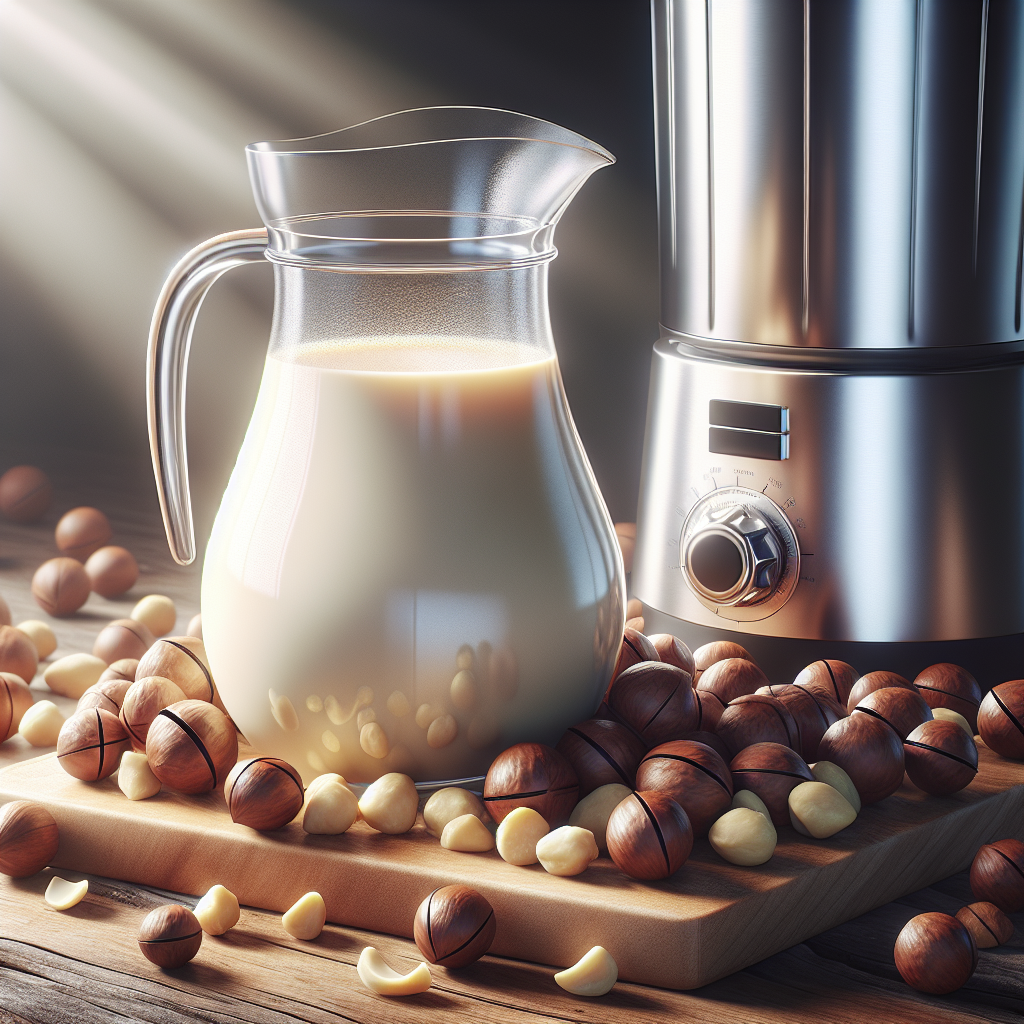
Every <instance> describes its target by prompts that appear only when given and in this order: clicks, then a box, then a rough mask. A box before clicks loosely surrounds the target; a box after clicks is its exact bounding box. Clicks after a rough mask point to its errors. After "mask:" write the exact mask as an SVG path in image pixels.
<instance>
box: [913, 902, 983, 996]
mask: <svg viewBox="0 0 1024 1024" xmlns="http://www.w3.org/2000/svg"><path fill="white" fill-rule="evenodd" d="M893 954H894V958H895V960H896V969H897V970H898V971H899V972H900V975H901V977H902V978H903V980H904V981H905V982H906V983H907V984H908V985H910V987H911V988H916V989H917V990H918V991H919V992H929V993H931V994H932V995H946V994H948V993H950V992H955V991H956V990H957V989H958V988H960V987H961V986H963V985H964V984H965V983H966V982H967V980H968V979H969V978H970V977H971V975H972V974H973V973H974V969H975V967H977V966H978V948H977V946H975V944H974V939H973V938H972V937H971V934H970V932H968V931H967V929H966V928H965V927H964V926H963V925H962V924H961V923H960V922H959V921H958V920H957V919H956V918H955V917H951V916H950V915H949V914H937V913H931V914H919V915H918V916H917V917H915V918H912V919H911V920H910V921H908V922H907V924H906V925H905V927H904V928H903V931H901V932H900V934H899V936H898V937H897V939H896V947H895V949H894V950H893Z"/></svg>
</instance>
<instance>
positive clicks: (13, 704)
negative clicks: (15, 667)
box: [0, 672, 34, 743]
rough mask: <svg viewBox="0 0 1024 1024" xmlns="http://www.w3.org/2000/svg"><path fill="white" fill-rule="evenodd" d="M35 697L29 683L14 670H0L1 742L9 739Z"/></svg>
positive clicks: (16, 729)
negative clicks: (15, 673)
mask: <svg viewBox="0 0 1024 1024" xmlns="http://www.w3.org/2000/svg"><path fill="white" fill-rule="evenodd" d="M33 701H34V698H33V696H32V691H31V690H30V689H29V688H28V683H26V682H25V680H24V679H22V678H21V676H16V675H14V673H13V672H0V743H3V742H4V741H5V740H9V739H10V738H11V737H12V736H13V735H14V734H15V733H16V732H17V731H18V726H19V725H21V719H22V718H23V716H24V714H25V712H26V711H27V710H28V709H29V708H30V707H31V706H32V703H33Z"/></svg>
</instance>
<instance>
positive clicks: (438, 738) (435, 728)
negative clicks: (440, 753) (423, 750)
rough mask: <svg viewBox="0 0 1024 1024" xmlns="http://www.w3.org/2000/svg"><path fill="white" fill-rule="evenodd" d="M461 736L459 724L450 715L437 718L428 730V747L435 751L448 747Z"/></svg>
mask: <svg viewBox="0 0 1024 1024" xmlns="http://www.w3.org/2000/svg"><path fill="white" fill-rule="evenodd" d="M458 735H459V723H458V722H456V721H455V719H454V718H453V717H452V716H451V715H448V714H444V715H441V717H440V718H435V719H434V720H433V721H432V722H431V723H430V727H429V728H428V729H427V746H428V747H433V748H434V750H440V749H441V748H442V747H447V746H448V744H449V743H451V742H453V741H454V739H455V737H456V736H458Z"/></svg>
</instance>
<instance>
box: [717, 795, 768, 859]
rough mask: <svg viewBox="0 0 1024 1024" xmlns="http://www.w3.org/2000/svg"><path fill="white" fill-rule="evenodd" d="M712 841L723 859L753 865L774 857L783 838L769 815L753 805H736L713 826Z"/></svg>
mask: <svg viewBox="0 0 1024 1024" xmlns="http://www.w3.org/2000/svg"><path fill="white" fill-rule="evenodd" d="M708 841H709V842H710V843H711V847H712V849H713V850H714V851H715V853H717V854H718V856H719V857H721V858H722V859H723V860H727V861H728V862H729V863H730V864H741V865H743V866H745V867H752V866H754V865H755V864H764V863H765V862H766V861H768V860H770V859H771V856H772V854H773V853H774V852H775V844H776V843H777V842H778V841H779V837H778V834H777V833H776V831H775V826H774V825H773V824H772V823H771V819H769V818H768V817H767V816H766V815H764V814H761V813H760V811H755V810H752V809H751V808H750V807H734V808H733V809H732V810H731V811H726V812H725V814H723V815H722V816H721V817H720V818H719V819H718V820H717V821H716V822H715V823H714V824H713V825H712V826H711V831H710V832H708Z"/></svg>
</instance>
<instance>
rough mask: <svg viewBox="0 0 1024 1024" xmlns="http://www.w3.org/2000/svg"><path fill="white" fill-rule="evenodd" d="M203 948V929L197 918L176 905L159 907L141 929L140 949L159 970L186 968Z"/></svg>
mask: <svg viewBox="0 0 1024 1024" xmlns="http://www.w3.org/2000/svg"><path fill="white" fill-rule="evenodd" d="M202 944H203V929H202V928H201V927H200V925H199V920H198V919H197V918H196V915H195V914H193V913H192V911H191V910H188V909H187V908H186V907H181V906H178V904H176V903H171V904H168V905H167V906H165V907H157V909H156V910H154V911H153V912H152V913H150V914H148V915H147V916H146V919H145V920H144V921H143V922H142V927H141V928H140V929H139V949H141V950H142V953H143V956H145V958H146V959H147V960H149V961H150V962H151V963H154V964H156V965H157V967H163V968H165V969H167V970H173V969H174V968H175V967H184V966H185V964H187V963H188V962H189V960H191V959H192V958H193V957H194V956H195V955H196V953H198V952H199V947H200V946H201V945H202Z"/></svg>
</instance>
